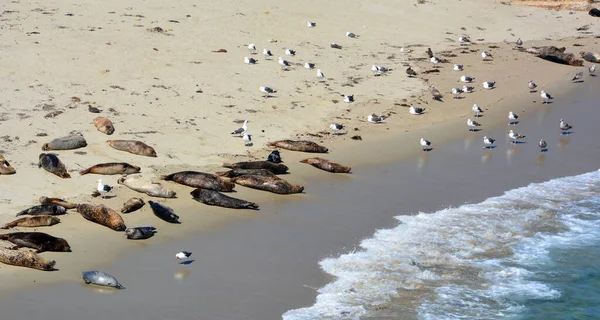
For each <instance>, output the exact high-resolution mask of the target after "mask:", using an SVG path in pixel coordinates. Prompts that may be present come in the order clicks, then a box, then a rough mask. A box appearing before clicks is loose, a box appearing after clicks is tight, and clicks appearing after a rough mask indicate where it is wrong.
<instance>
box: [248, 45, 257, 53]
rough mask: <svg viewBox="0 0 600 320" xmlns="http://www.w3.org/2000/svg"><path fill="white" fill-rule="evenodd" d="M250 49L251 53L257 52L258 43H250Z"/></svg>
mask: <svg viewBox="0 0 600 320" xmlns="http://www.w3.org/2000/svg"><path fill="white" fill-rule="evenodd" d="M248 50H250V53H251V54H256V45H254V43H251V44H249V45H248Z"/></svg>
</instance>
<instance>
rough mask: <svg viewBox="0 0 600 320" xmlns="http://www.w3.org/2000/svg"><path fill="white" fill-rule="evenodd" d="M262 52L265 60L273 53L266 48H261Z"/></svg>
mask: <svg viewBox="0 0 600 320" xmlns="http://www.w3.org/2000/svg"><path fill="white" fill-rule="evenodd" d="M263 54H264V55H265V60H268V59H269V57H272V56H273V54H272V53H271V50H267V49H263Z"/></svg>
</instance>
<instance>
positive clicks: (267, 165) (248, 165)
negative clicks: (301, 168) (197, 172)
mask: <svg viewBox="0 0 600 320" xmlns="http://www.w3.org/2000/svg"><path fill="white" fill-rule="evenodd" d="M222 167H225V168H230V169H266V170H269V171H271V172H273V173H274V174H284V173H286V172H287V171H288V167H287V166H286V165H285V164H283V163H273V162H270V161H244V162H236V163H223V165H222Z"/></svg>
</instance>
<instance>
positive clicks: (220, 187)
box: [160, 171, 235, 191]
mask: <svg viewBox="0 0 600 320" xmlns="http://www.w3.org/2000/svg"><path fill="white" fill-rule="evenodd" d="M160 179H161V180H167V181H173V182H177V183H179V184H183V185H186V186H189V187H194V188H203V189H209V190H215V191H233V188H234V187H235V184H234V183H233V182H231V181H227V180H225V179H223V178H221V177H219V176H217V175H215V174H212V173H204V172H197V171H181V172H176V173H172V174H170V175H167V176H161V177H160Z"/></svg>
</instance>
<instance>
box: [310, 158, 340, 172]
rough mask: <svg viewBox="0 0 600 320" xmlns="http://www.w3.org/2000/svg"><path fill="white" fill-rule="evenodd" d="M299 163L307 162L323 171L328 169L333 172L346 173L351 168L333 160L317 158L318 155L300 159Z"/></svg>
mask: <svg viewBox="0 0 600 320" xmlns="http://www.w3.org/2000/svg"><path fill="white" fill-rule="evenodd" d="M300 163H308V164H310V165H311V166H313V167H315V168H319V169H321V170H325V171H329V172H333V173H348V172H350V169H351V168H350V167H346V166H343V165H341V164H339V163H335V162H332V161H329V160H327V159H323V158H319V157H314V158H308V159H304V160H300Z"/></svg>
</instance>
